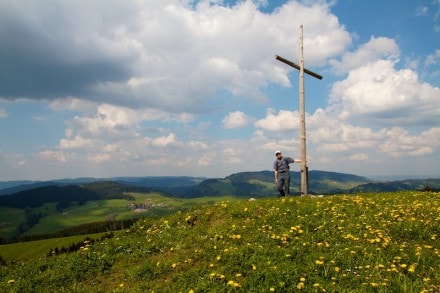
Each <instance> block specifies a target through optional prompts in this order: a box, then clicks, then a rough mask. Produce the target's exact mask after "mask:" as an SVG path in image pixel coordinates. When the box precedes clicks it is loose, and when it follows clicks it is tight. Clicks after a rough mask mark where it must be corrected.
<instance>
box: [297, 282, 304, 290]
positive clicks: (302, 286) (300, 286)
mask: <svg viewBox="0 0 440 293" xmlns="http://www.w3.org/2000/svg"><path fill="white" fill-rule="evenodd" d="M296 288H298V289H300V290H301V289H302V288H304V283H303V282H299V283H298V285H296Z"/></svg>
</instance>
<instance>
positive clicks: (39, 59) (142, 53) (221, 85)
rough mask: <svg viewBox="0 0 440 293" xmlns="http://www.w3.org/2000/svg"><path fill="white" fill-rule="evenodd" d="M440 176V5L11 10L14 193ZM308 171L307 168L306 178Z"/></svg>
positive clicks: (3, 8)
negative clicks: (167, 179)
mask: <svg viewBox="0 0 440 293" xmlns="http://www.w3.org/2000/svg"><path fill="white" fill-rule="evenodd" d="M300 25H302V26H303V36H304V37H303V40H304V41H303V48H304V65H305V67H306V68H307V69H309V70H312V71H314V72H316V73H318V74H320V75H322V76H323V77H324V78H323V79H322V80H318V79H315V78H313V77H311V76H307V75H306V76H305V109H306V131H307V132H306V133H307V134H306V135H307V165H308V167H309V170H323V171H334V172H342V173H351V174H356V175H361V176H367V177H373V176H374V177H376V176H404V177H408V178H420V177H423V176H425V177H437V178H439V177H440V66H439V65H440V0H369V1H364V0H329V1H325V0H322V1H311V0H303V1H285V0H284V1H283V0H278V1H269V0H254V1H250V0H248V1H232V0H227V1H222V0H212V1H205V0H200V1H196V0H143V1H141V0H125V1H119V0H92V1H89V0H87V1H86V0H77V1H59V0H44V1H40V0H31V1H29V0H0V44H1V45H0V137H1V138H0V181H9V180H49V179H61V178H79V177H98V178H106V177H115V176H201V177H210V178H214V177H225V176H228V175H230V174H233V173H238V172H245V171H261V170H272V166H273V161H274V160H275V155H274V153H275V151H276V150H280V151H282V152H283V154H284V156H289V157H293V158H297V159H300V158H301V146H300V134H299V127H300V115H299V72H298V70H296V69H294V68H291V67H289V66H287V65H286V64H284V63H281V62H279V61H277V60H276V59H275V58H274V56H275V55H280V56H282V57H284V58H286V59H289V60H291V61H293V62H295V63H297V64H299V27H300ZM291 170H293V171H299V170H300V165H299V164H294V165H291Z"/></svg>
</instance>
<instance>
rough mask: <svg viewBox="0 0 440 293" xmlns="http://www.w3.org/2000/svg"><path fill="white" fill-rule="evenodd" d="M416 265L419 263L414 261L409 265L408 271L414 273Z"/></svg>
mask: <svg viewBox="0 0 440 293" xmlns="http://www.w3.org/2000/svg"><path fill="white" fill-rule="evenodd" d="M416 266H417V264H415V263H413V264H412V265H410V266H409V269H408V272H410V273H414V271H415V270H416Z"/></svg>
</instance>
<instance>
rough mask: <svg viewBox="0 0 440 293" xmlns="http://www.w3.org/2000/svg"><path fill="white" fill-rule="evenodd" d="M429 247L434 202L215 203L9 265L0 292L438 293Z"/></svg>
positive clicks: (438, 231) (387, 198)
mask: <svg viewBox="0 0 440 293" xmlns="http://www.w3.org/2000/svg"><path fill="white" fill-rule="evenodd" d="M439 239H440V194H439V193H430V192H425V193H424V192H398V193H365V194H356V195H335V196H325V197H291V198H288V199H277V198H266V199H257V200H253V201H249V200H244V199H222V200H221V201H219V202H212V203H206V204H203V205H199V206H196V207H193V208H190V209H188V210H186V211H175V212H173V213H171V214H168V215H164V216H161V217H156V218H144V219H141V220H139V221H138V222H137V223H136V224H134V225H133V226H132V227H131V228H128V229H126V230H124V231H121V232H120V233H119V234H118V235H117V236H116V237H114V238H112V239H106V240H104V241H99V242H95V244H93V245H90V244H89V243H84V245H83V247H82V249H81V250H80V251H78V252H76V253H71V254H65V255H59V256H53V257H40V258H34V259H31V260H27V261H21V262H16V263H8V264H7V265H6V266H2V267H1V269H0V291H2V292H301V291H303V292H439V290H440V244H439V243H440V241H439Z"/></svg>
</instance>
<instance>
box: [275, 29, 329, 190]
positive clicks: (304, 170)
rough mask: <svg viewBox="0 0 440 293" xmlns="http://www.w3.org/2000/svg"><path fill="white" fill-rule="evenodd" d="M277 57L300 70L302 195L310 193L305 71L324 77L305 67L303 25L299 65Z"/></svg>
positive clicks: (300, 38)
mask: <svg viewBox="0 0 440 293" xmlns="http://www.w3.org/2000/svg"><path fill="white" fill-rule="evenodd" d="M275 59H277V60H278V61H281V62H283V63H286V64H287V65H289V66H292V67H293V68H295V69H298V70H299V111H300V140H301V195H307V194H308V186H307V185H308V182H309V181H308V175H309V170H308V167H307V154H306V110H305V108H306V107H305V97H304V96H305V94H304V73H307V74H308V75H311V76H313V77H315V78H317V79H322V76H321V75H319V74H317V73H315V72H313V71H310V70H308V69H307V68H304V55H303V26H302V25H300V26H299V65H297V64H295V63H293V62H292V61H290V60H287V59H284V58H283V57H280V56H278V55H275Z"/></svg>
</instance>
